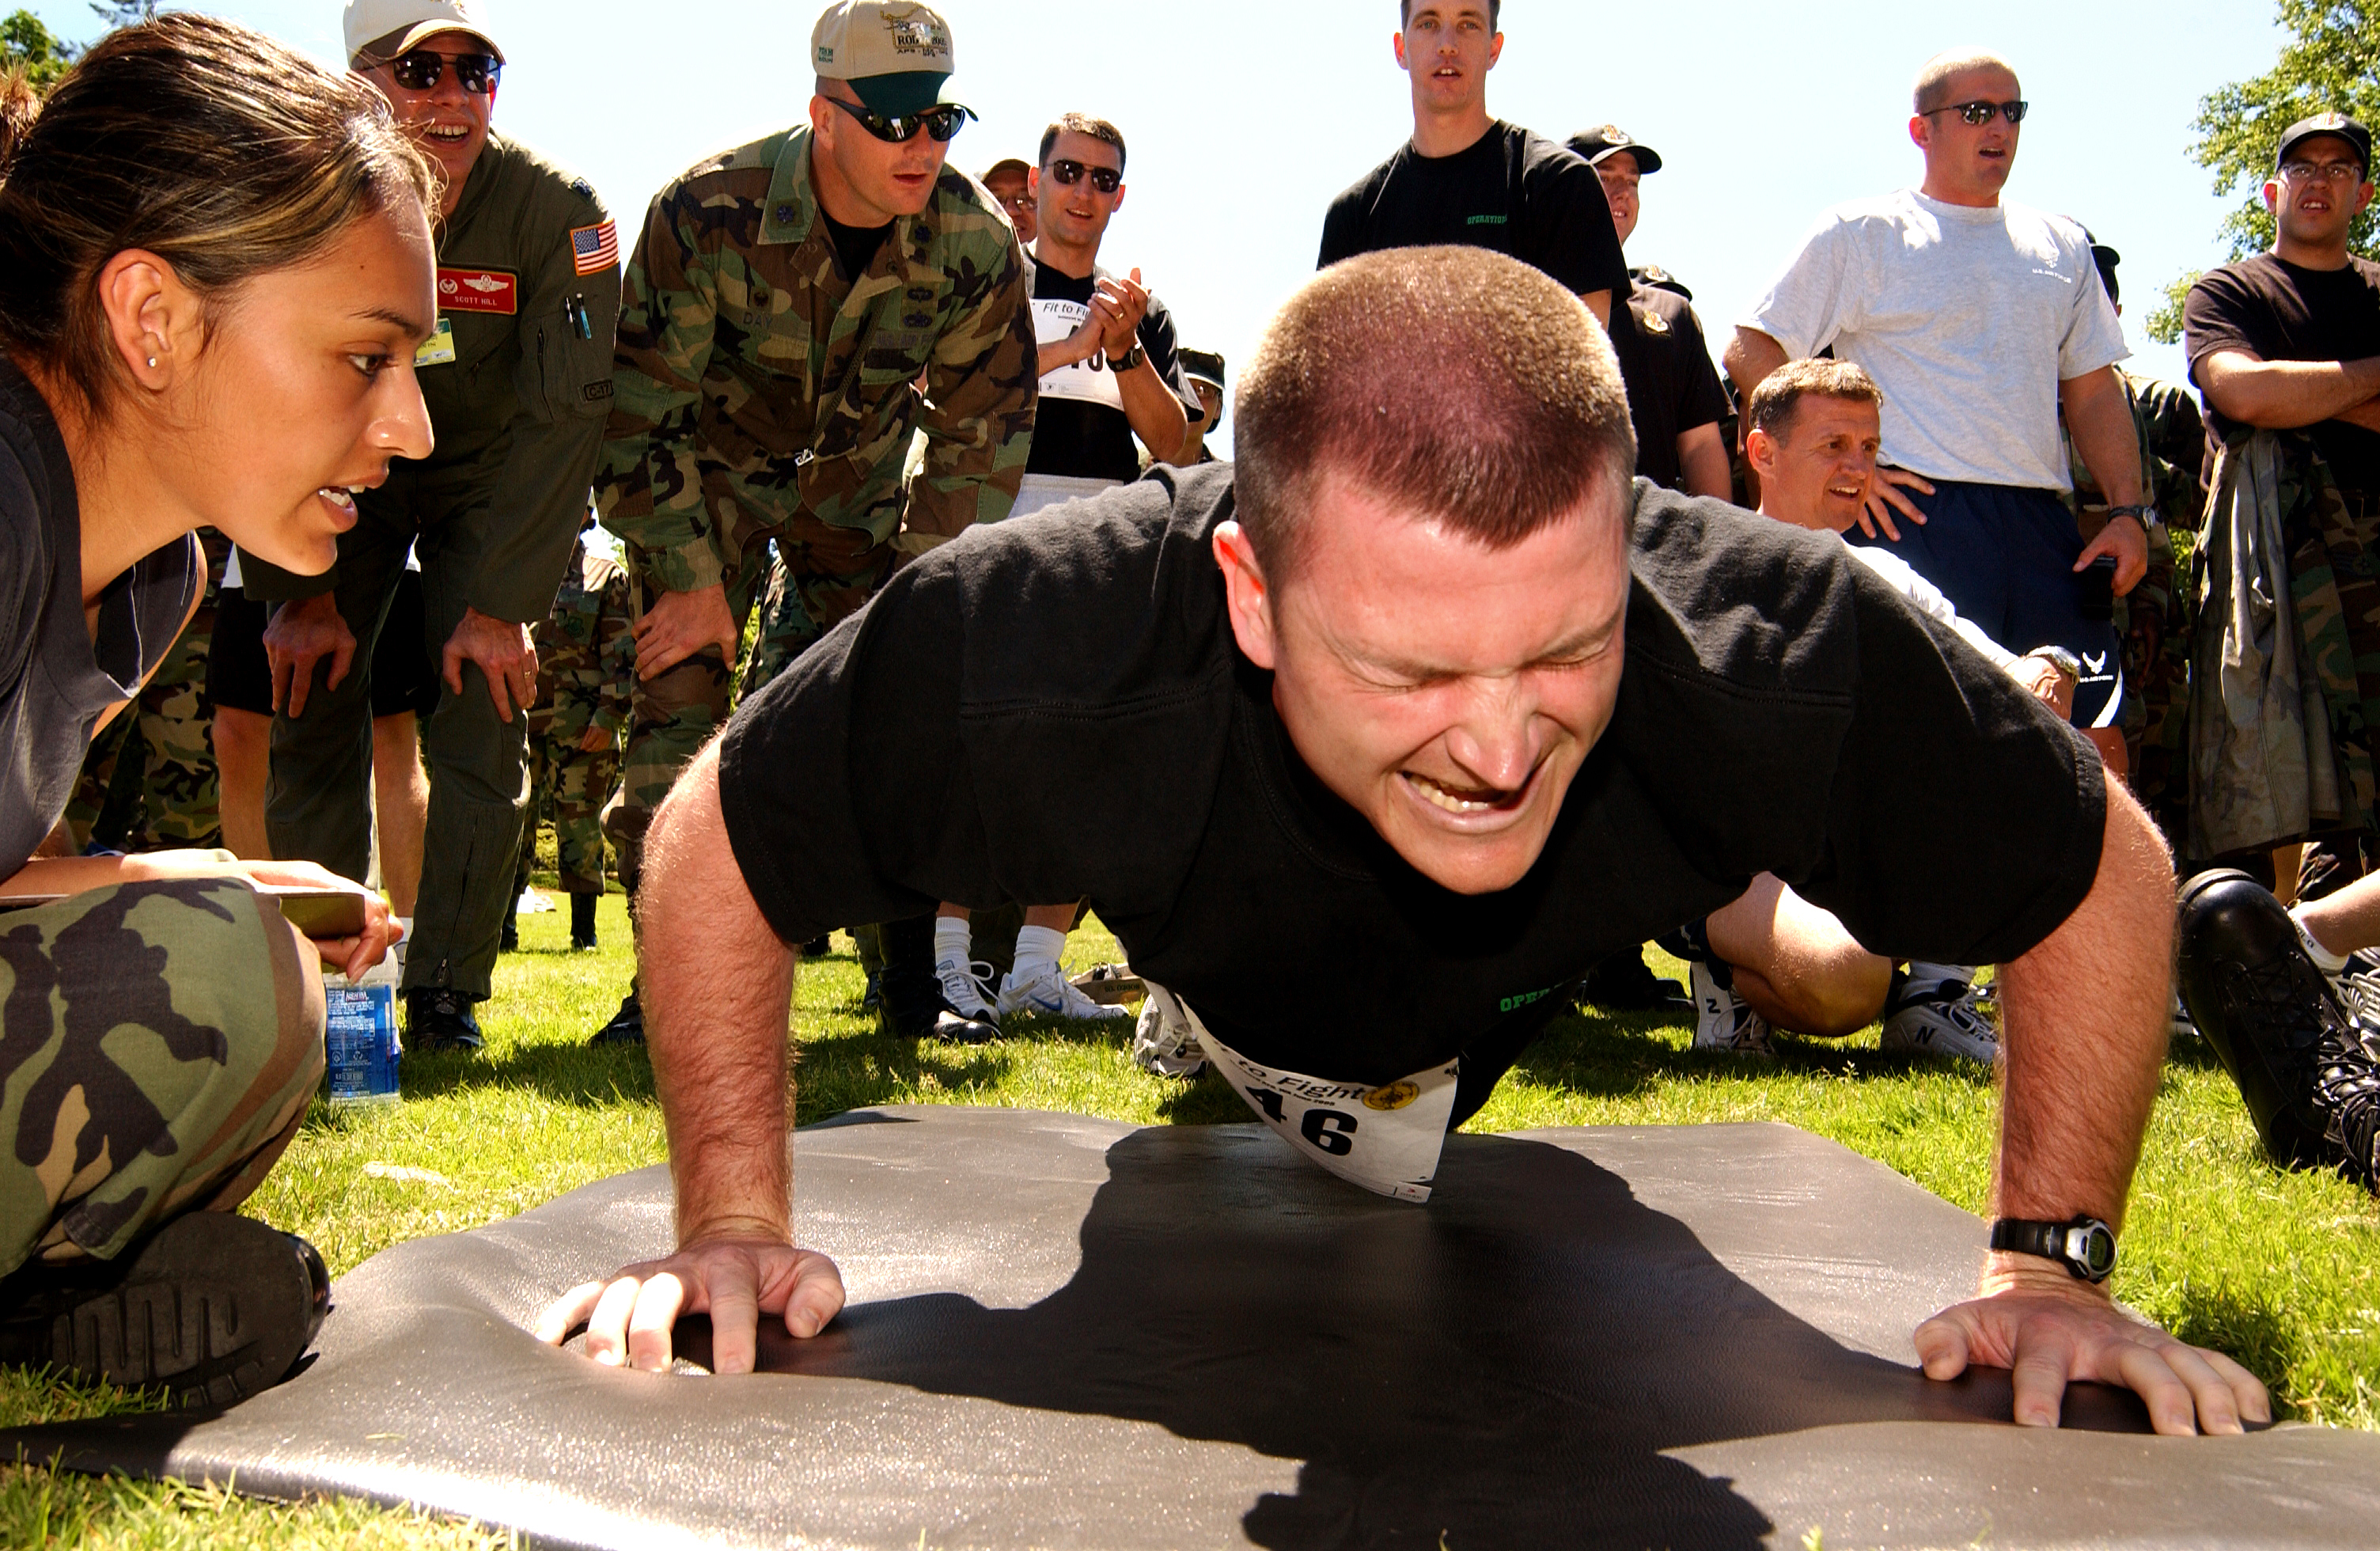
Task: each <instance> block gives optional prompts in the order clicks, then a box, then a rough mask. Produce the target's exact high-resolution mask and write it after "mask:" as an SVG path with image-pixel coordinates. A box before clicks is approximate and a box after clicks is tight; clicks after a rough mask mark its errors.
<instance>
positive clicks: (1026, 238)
mask: <svg viewBox="0 0 2380 1551" xmlns="http://www.w3.org/2000/svg"><path fill="white" fill-rule="evenodd" d="M1028 176H1029V175H1027V174H1026V173H1024V172H1021V171H1019V170H1018V169H1016V168H1014V167H1011V168H1009V169H1008V170H1006V171H1004V172H1002V173H1001V174H999V175H998V176H994V177H988V178H985V179H984V180H983V186H984V187H985V188H988V189H990V191H991V197H992V198H993V199H995V200H999V201H1000V208H1001V210H1002V212H1003V213H1005V214H1006V215H1007V217H1008V221H1009V224H1011V225H1013V226H1014V227H1015V228H1016V240H1017V241H1019V242H1021V243H1024V244H1026V246H1027V247H1030V246H1031V245H1032V242H1033V236H1034V232H1035V225H1034V220H1033V216H1034V209H1033V206H1034V200H1033V189H1032V187H1031V185H1030V183H1029V182H1028V181H1027V180H1028Z"/></svg>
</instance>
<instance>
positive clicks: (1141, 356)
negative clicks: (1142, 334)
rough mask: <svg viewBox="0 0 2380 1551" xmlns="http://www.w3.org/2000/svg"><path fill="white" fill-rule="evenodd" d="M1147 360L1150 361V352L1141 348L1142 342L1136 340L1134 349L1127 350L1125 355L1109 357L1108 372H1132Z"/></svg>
mask: <svg viewBox="0 0 2380 1551" xmlns="http://www.w3.org/2000/svg"><path fill="white" fill-rule="evenodd" d="M1147 359H1148V352H1147V351H1146V350H1144V349H1142V348H1141V347H1140V342H1139V341H1138V340H1135V341H1133V345H1132V348H1131V349H1129V350H1126V351H1125V352H1124V353H1123V355H1121V356H1110V357H1108V370H1110V371H1114V372H1125V371H1131V370H1135V369H1136V368H1138V367H1139V365H1140V363H1141V362H1143V361H1145V360H1147Z"/></svg>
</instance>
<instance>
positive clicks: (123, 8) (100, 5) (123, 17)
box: [91, 0, 157, 28]
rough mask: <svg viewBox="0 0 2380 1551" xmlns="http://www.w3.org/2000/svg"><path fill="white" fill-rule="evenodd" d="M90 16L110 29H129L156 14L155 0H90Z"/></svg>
mask: <svg viewBox="0 0 2380 1551" xmlns="http://www.w3.org/2000/svg"><path fill="white" fill-rule="evenodd" d="M156 14H157V0H91V15H93V16H95V17H97V18H99V19H100V20H102V21H103V22H105V23H107V25H108V26H109V27H110V28H116V27H130V26H132V25H133V24H134V23H136V22H142V21H146V20H148V19H149V18H151V17H152V16H155V15H156Z"/></svg>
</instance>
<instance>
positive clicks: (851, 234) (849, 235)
mask: <svg viewBox="0 0 2380 1551" xmlns="http://www.w3.org/2000/svg"><path fill="white" fill-rule="evenodd" d="M819 219H820V220H821V221H823V222H825V223H826V235H827V240H828V241H830V242H832V243H833V244H834V258H835V262H837V263H839V264H841V265H842V266H843V277H844V279H845V280H856V279H858V278H859V277H860V276H861V275H863V274H865V273H868V265H870V264H872V263H874V262H875V261H876V250H877V249H878V248H881V247H883V246H884V239H885V238H886V237H888V236H891V235H892V222H890V221H887V222H886V223H884V224H882V225H881V226H846V225H844V224H843V223H842V222H840V221H837V220H836V219H835V218H834V217H833V216H832V215H829V214H828V213H827V212H825V211H823V210H821V211H820V212H819Z"/></svg>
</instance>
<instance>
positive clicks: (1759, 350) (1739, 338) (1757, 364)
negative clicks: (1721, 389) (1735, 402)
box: [1718, 324, 1786, 405]
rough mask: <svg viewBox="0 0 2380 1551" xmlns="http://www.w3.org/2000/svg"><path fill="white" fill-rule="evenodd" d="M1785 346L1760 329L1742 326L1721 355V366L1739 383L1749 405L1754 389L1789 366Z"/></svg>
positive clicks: (1737, 389) (1737, 388) (1739, 394)
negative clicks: (1771, 374)
mask: <svg viewBox="0 0 2380 1551" xmlns="http://www.w3.org/2000/svg"><path fill="white" fill-rule="evenodd" d="M1785 360H1786V357H1785V346H1783V345H1779V344H1778V343H1777V341H1776V340H1774V339H1772V338H1770V337H1769V336H1768V335H1767V334H1765V333H1761V332H1760V331H1759V330H1758V329H1747V328H1745V327H1743V325H1742V324H1738V325H1737V326H1736V330H1735V337H1734V338H1733V339H1730V340H1729V341H1728V342H1727V348H1726V349H1725V350H1722V351H1720V352H1719V358H1718V364H1719V365H1720V367H1721V368H1723V369H1724V370H1726V372H1727V376H1728V381H1729V382H1733V383H1734V384H1735V392H1736V396H1737V397H1738V398H1739V399H1741V400H1743V402H1744V403H1745V404H1746V405H1749V404H1750V403H1751V401H1752V390H1753V389H1755V388H1756V387H1758V386H1760V384H1761V383H1762V382H1765V381H1767V377H1768V374H1769V373H1770V372H1772V371H1774V370H1777V369H1778V368H1779V367H1780V366H1783V365H1784V364H1785Z"/></svg>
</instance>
